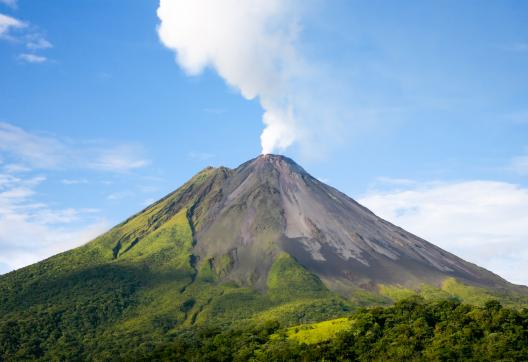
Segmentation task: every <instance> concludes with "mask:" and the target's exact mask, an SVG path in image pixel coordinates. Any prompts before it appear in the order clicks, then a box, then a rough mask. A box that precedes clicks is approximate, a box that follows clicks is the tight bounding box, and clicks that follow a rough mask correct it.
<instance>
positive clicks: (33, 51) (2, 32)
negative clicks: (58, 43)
mask: <svg viewBox="0 0 528 362" xmlns="http://www.w3.org/2000/svg"><path fill="white" fill-rule="evenodd" d="M10 3H11V4H13V6H15V5H16V2H10ZM0 39H3V40H7V41H9V42H11V43H13V44H22V45H23V46H24V47H25V48H26V51H25V52H23V53H21V54H19V56H18V59H19V60H21V61H24V62H26V63H32V64H40V63H44V62H46V61H47V60H48V59H47V57H45V56H43V55H41V54H37V52H38V51H41V50H44V49H49V48H52V47H53V44H51V42H50V41H49V40H48V39H46V37H45V36H44V35H43V34H42V32H41V31H40V30H38V28H37V27H36V26H34V25H32V24H30V23H29V22H26V21H22V20H19V19H16V18H14V17H11V16H8V15H4V14H0Z"/></svg>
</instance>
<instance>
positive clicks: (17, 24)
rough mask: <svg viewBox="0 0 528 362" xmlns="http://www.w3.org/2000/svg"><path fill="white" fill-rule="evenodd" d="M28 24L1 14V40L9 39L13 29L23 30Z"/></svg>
mask: <svg viewBox="0 0 528 362" xmlns="http://www.w3.org/2000/svg"><path fill="white" fill-rule="evenodd" d="M25 27H27V24H26V23H25V22H23V21H21V20H18V19H15V18H13V17H11V16H8V15H4V14H1V13H0V39H1V38H4V39H9V32H10V31H11V30H12V29H22V28H25Z"/></svg>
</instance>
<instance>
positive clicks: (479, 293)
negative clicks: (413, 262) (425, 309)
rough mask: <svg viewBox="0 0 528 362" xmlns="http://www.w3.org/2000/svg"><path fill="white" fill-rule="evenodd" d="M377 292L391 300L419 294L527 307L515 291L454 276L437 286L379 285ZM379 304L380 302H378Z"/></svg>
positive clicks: (427, 297)
mask: <svg viewBox="0 0 528 362" xmlns="http://www.w3.org/2000/svg"><path fill="white" fill-rule="evenodd" d="M379 293H380V295H382V296H385V297H387V298H389V299H390V300H391V301H393V302H397V301H399V300H403V299H406V298H410V297H412V296H419V297H422V298H423V299H425V300H426V301H440V300H448V299H452V300H459V301H462V302H464V303H467V304H471V305H478V306H483V305H484V304H486V302H488V301H490V300H500V301H501V303H502V304H503V305H505V306H509V307H512V308H522V307H528V298H527V297H526V296H525V295H522V294H516V293H515V292H512V291H508V292H503V293H501V292H499V291H493V290H491V289H490V290H488V289H484V288H478V287H474V286H471V285H467V284H464V283H461V282H460V281H458V280H456V279H455V278H446V279H445V280H444V281H443V282H442V284H441V285H440V286H439V287H435V286H432V285H428V284H423V285H421V286H420V287H419V288H416V289H410V288H405V287H402V286H398V285H383V284H382V285H379ZM380 304H381V303H380Z"/></svg>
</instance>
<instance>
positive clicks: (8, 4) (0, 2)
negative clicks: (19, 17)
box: [0, 0, 17, 9]
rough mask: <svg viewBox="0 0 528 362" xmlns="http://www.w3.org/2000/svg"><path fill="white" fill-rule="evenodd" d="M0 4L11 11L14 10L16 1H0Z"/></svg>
mask: <svg viewBox="0 0 528 362" xmlns="http://www.w3.org/2000/svg"><path fill="white" fill-rule="evenodd" d="M0 4H4V5H7V6H9V7H10V8H12V9H16V7H17V0H0Z"/></svg>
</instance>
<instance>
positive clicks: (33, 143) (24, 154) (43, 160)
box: [0, 122, 69, 168]
mask: <svg viewBox="0 0 528 362" xmlns="http://www.w3.org/2000/svg"><path fill="white" fill-rule="evenodd" d="M0 151H2V152H6V153H9V154H11V155H13V156H14V157H15V158H17V159H18V160H20V161H22V162H24V163H26V164H28V165H30V166H32V167H36V168H55V167H57V166H59V165H60V164H62V163H63V162H64V161H65V158H66V155H68V154H69V152H66V151H67V147H66V145H65V144H64V143H63V142H61V141H60V140H58V139H56V138H54V137H50V136H45V135H41V134H37V133H32V132H27V131H25V130H24V129H22V128H19V127H17V126H14V125H12V124H10V123H5V122H0Z"/></svg>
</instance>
